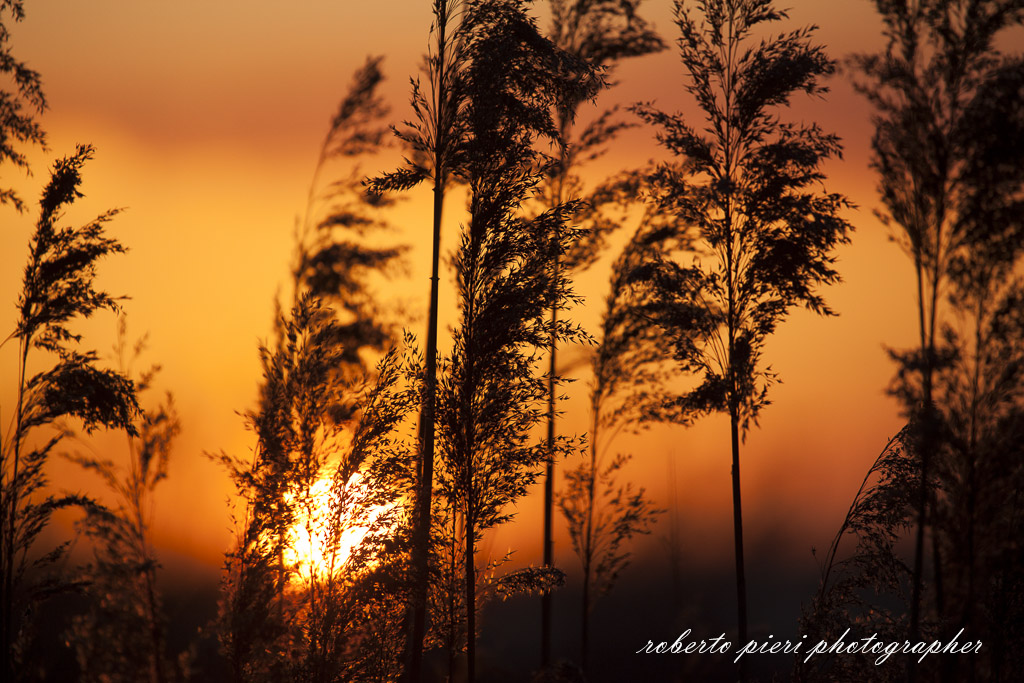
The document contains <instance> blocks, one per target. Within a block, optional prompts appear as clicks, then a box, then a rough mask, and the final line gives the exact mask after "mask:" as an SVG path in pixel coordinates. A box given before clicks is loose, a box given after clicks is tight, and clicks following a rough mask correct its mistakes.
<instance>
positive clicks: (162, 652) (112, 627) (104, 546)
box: [68, 317, 188, 683]
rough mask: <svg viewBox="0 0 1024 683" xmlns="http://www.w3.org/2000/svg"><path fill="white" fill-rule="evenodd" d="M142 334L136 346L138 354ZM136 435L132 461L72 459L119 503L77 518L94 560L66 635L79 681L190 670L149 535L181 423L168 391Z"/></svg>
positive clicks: (121, 346)
mask: <svg viewBox="0 0 1024 683" xmlns="http://www.w3.org/2000/svg"><path fill="white" fill-rule="evenodd" d="M124 320H125V319H124V317H122V318H121V325H120V327H119V334H118V346H117V351H118V357H119V359H120V361H121V369H122V372H124V373H125V375H129V374H130V371H129V369H127V368H126V359H125V357H124V353H125V351H126V343H127V342H126V328H125V322H124ZM144 346H145V339H142V340H140V341H139V342H137V343H136V344H135V346H134V351H133V358H138V357H139V356H140V354H141V353H142V350H143V348H144ZM157 372H159V367H158V366H154V367H152V368H150V369H149V370H147V371H146V372H144V373H142V374H141V375H140V377H139V380H138V381H137V382H136V389H137V392H138V393H139V394H141V393H142V392H144V391H145V390H147V389H148V388H150V386H151V384H152V381H153V378H154V377H155V376H156V374H157ZM135 425H136V426H135V430H136V433H137V436H129V437H128V449H127V451H128V458H127V459H128V463H127V467H125V466H123V465H122V466H119V465H117V464H115V462H114V461H113V460H108V459H103V458H99V457H95V456H91V455H82V454H73V455H70V456H69V458H70V459H71V460H72V461H73V462H75V463H77V464H79V465H80V466H81V467H82V468H84V469H85V470H88V471H92V472H95V473H96V474H98V475H99V476H100V477H101V479H102V480H103V482H104V484H106V486H107V489H108V490H109V491H110V492H111V493H112V494H114V495H115V496H116V503H117V507H116V508H113V507H111V508H108V507H99V506H96V507H91V508H89V509H88V511H87V514H86V516H85V517H84V519H83V520H82V521H81V522H80V528H81V530H82V531H83V532H84V534H85V535H86V536H87V537H88V538H90V539H91V540H92V541H93V543H94V548H93V554H94V558H93V562H92V563H91V564H89V565H87V566H86V567H84V568H83V570H82V582H83V583H84V584H85V585H86V591H85V593H86V596H87V597H88V598H89V608H88V610H87V612H86V613H85V614H82V615H79V616H76V617H75V619H74V623H73V627H72V629H71V632H70V633H69V635H68V641H69V642H70V643H71V644H73V646H74V647H75V651H76V655H77V659H78V665H79V671H80V680H82V681H97V682H99V681H111V682H113V681H124V682H125V683H129V682H133V681H150V683H166V682H167V681H175V680H184V679H185V678H186V677H187V665H188V656H187V653H183V654H182V656H181V657H180V658H178V659H177V660H175V659H172V658H170V657H169V656H168V652H167V643H166V631H167V624H166V619H165V616H164V611H163V604H162V602H163V601H162V599H161V593H160V589H159V586H158V581H157V570H158V569H159V568H160V565H159V561H158V559H157V554H156V550H155V548H154V547H153V545H152V541H151V538H150V533H149V529H150V524H151V521H152V518H153V501H152V494H153V492H154V491H155V490H156V487H157V485H158V484H159V483H160V482H161V481H163V480H164V479H166V478H167V466H168V462H169V459H170V456H171V451H172V448H173V444H174V441H175V439H176V438H177V436H178V433H179V432H180V431H181V423H180V421H179V420H178V414H177V411H176V410H175V407H174V401H173V399H172V397H171V395H170V394H167V395H166V397H165V399H164V401H163V402H162V403H161V404H160V405H158V406H157V407H155V408H153V409H148V410H147V409H143V410H141V411H140V412H139V415H138V418H137V419H136V423H135Z"/></svg>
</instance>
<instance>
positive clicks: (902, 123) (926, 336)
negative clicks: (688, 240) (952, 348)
mask: <svg viewBox="0 0 1024 683" xmlns="http://www.w3.org/2000/svg"><path fill="white" fill-rule="evenodd" d="M876 6H877V8H878V12H879V14H880V15H881V17H882V20H883V22H884V24H885V29H884V33H885V35H886V36H887V38H888V44H887V47H886V50H885V51H884V52H882V53H880V54H876V55H858V56H856V57H855V58H854V64H855V65H856V66H857V67H858V68H859V69H860V70H861V71H862V72H863V73H864V75H865V76H866V78H867V81H866V82H863V83H860V84H858V86H859V90H860V91H861V92H862V93H863V94H864V95H865V96H866V97H867V98H868V100H869V101H870V102H871V104H872V105H873V106H874V107H875V110H876V116H875V135H874V137H873V139H872V151H873V158H872V166H873V167H874V168H875V170H876V171H877V172H878V174H879V176H880V179H881V183H880V194H881V199H882V203H883V205H884V211H883V212H880V213H879V215H880V217H881V218H882V220H883V222H884V223H885V224H886V225H889V226H894V227H895V228H897V229H896V231H895V232H894V235H895V237H896V238H897V240H898V241H899V242H900V243H901V245H902V246H903V247H904V249H905V251H906V252H907V253H908V255H909V256H910V257H911V259H912V261H913V265H914V273H915V287H916V298H917V323H918V337H919V340H918V347H917V348H916V349H913V350H910V351H891V352H890V354H891V355H892V357H893V359H894V360H895V361H896V362H897V363H898V365H899V371H898V375H897V378H896V380H895V381H894V383H893V387H892V392H893V393H894V394H896V395H897V396H898V397H899V398H900V399H901V401H902V402H903V404H904V406H905V409H906V412H907V413H908V415H909V416H910V418H911V422H912V424H913V425H914V426H915V431H914V443H913V448H914V451H915V453H916V456H917V458H918V460H919V466H920V470H921V472H920V478H919V480H920V489H919V490H918V492H917V496H918V501H917V526H916V531H915V537H914V569H913V597H912V601H911V605H910V610H911V611H910V626H909V637H910V639H911V640H917V639H918V638H919V636H920V634H921V631H922V622H923V621H924V619H925V614H924V613H925V609H924V607H923V605H922V601H923V593H924V571H925V566H924V565H925V552H926V551H925V536H926V532H927V529H928V527H929V526H931V527H932V533H931V539H932V557H933V561H932V570H933V576H934V598H935V615H936V617H937V618H938V619H939V620H942V619H943V618H944V617H945V616H946V615H945V602H946V599H945V598H946V590H945V588H944V585H943V577H944V575H945V573H946V572H945V570H944V568H943V563H944V561H945V560H944V558H943V557H942V550H941V547H940V541H941V539H940V535H941V532H940V530H939V529H938V527H937V525H938V524H939V519H938V507H939V505H940V501H938V500H937V499H936V496H937V492H936V488H935V486H936V484H935V480H936V477H941V476H942V474H943V468H944V464H943V462H942V456H941V455H940V451H942V450H943V448H944V444H943V440H944V437H943V432H944V429H945V427H944V425H943V421H944V417H943V415H942V414H941V412H942V408H941V406H940V405H938V404H939V402H940V401H941V400H943V399H942V396H940V395H938V394H937V391H936V390H937V387H936V382H937V380H938V379H941V377H942V375H943V374H944V373H945V372H946V371H947V369H948V366H949V363H950V356H949V353H948V351H949V349H948V348H947V347H946V344H945V343H944V340H942V339H941V338H940V336H939V335H941V334H942V329H943V319H944V317H945V316H943V314H942V312H941V310H940V309H941V304H942V301H941V297H940V293H941V292H944V291H947V285H948V284H949V282H950V279H951V276H953V275H955V273H956V265H955V261H956V259H957V258H958V257H957V254H958V252H959V251H961V250H963V249H967V250H971V249H976V248H979V245H980V243H983V242H984V241H985V240H986V239H989V236H992V235H998V234H1000V233H1001V232H1003V231H1004V230H1005V228H1004V227H1003V226H1005V225H1006V223H1007V218H1008V217H1009V216H1007V215H1002V216H999V217H996V216H995V214H994V212H992V211H986V210H985V205H986V204H994V205H997V206H1005V198H1006V197H1008V196H1012V195H1013V190H1010V189H1009V187H1008V186H1007V185H1006V184H1005V183H1004V182H1003V179H1005V177H1007V176H1009V177H1012V178H1016V177H1019V176H1017V175H1016V174H1017V173H1018V171H1015V170H1014V169H1015V168H1019V166H1020V165H1019V163H1016V164H1015V163H1013V162H1008V161H1004V160H1002V159H997V157H998V156H999V151H998V150H999V147H998V145H996V146H993V145H992V139H993V138H995V139H996V140H999V141H1000V143H999V144H1002V145H1003V146H1004V148H1005V146H1006V145H1007V144H1009V145H1010V146H1012V145H1014V144H1015V142H1014V140H1015V137H1014V133H1013V132H1012V131H1014V130H1015V126H1016V124H1015V123H1014V121H1015V120H1016V118H1019V117H1015V116H1014V112H1015V109H1014V107H1013V105H1009V100H1006V99H1005V98H1004V97H1003V96H1002V95H1001V94H1000V88H1005V87H1006V86H1007V85H1009V82H1008V81H1007V79H1006V75H1008V74H1010V73H1014V72H1015V70H1017V71H1019V64H1018V65H1017V66H1013V65H1012V62H1013V61H1014V60H1016V61H1017V62H1019V57H1017V58H1014V59H1011V60H1007V59H1005V58H1003V57H1002V56H1001V55H999V54H998V53H997V52H996V50H995V47H994V41H995V38H996V36H997V35H998V34H1000V33H1001V32H1002V31H1004V30H1005V29H1007V28H1010V27H1014V26H1019V25H1020V23H1021V21H1022V10H1021V7H1020V3H1018V2H1015V1H1012V0H1011V1H999V2H992V3H984V4H978V3H973V2H966V1H962V0H921V1H920V2H913V3H902V4H901V3H895V4H894V3H889V2H877V3H876ZM1010 80H1012V79H1010ZM1000 82H1002V85H999V83H1000ZM1010 87H1011V90H1010V91H1009V92H1015V93H1016V94H1015V95H1014V96H1013V97H1017V98H1018V99H1019V88H1018V89H1017V90H1013V88H1015V87H1016V86H1012V85H1011V86H1010ZM993 101H998V102H1001V103H1002V107H1001V113H1000V114H999V115H997V116H996V117H994V118H989V117H990V115H991V112H986V110H988V109H992V107H991V106H989V103H991V102H993ZM979 116H982V117H985V119H986V120H984V121H980V120H979V118H978V117H979ZM993 152H994V153H995V155H993ZM979 155H988V159H987V162H985V163H984V164H982V166H983V167H984V166H988V167H992V168H995V167H997V166H998V167H999V168H1000V172H999V173H997V174H994V175H991V174H990V176H989V177H987V178H986V179H985V181H984V184H986V185H990V189H989V190H981V189H980V188H981V185H977V184H976V180H977V175H978V174H977V167H976V162H977V161H978V160H979V159H980V158H983V157H982V156H979ZM993 180H995V181H996V184H998V185H1000V186H1001V189H1002V192H992V191H991V182H992V181H993ZM1011 182H1012V181H1011ZM975 193H983V194H984V195H985V196H986V198H987V199H986V201H985V202H983V203H981V204H977V205H975V206H971V207H968V206H966V205H965V203H964V200H965V198H969V197H970V196H971V195H972V194H975ZM968 208H969V211H965V209H968ZM977 209H981V210H982V213H983V214H985V215H986V216H987V217H988V218H989V219H990V220H991V223H989V224H987V225H980V224H979V222H978V221H977V220H975V219H973V218H971V217H970V215H971V213H974V212H975V211H976V210H977ZM1000 224H1002V225H1000ZM956 305H957V304H956V302H954V306H956ZM968 457H970V456H968ZM930 518H932V519H930ZM968 536H969V539H968V540H969V542H970V532H969V533H968ZM909 676H910V678H911V679H914V678H915V677H916V676H917V667H916V664H914V663H913V662H912V663H911V665H910V667H909Z"/></svg>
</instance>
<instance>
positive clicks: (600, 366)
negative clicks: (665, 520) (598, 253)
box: [558, 221, 669, 673]
mask: <svg viewBox="0 0 1024 683" xmlns="http://www.w3.org/2000/svg"><path fill="white" fill-rule="evenodd" d="M649 227H650V226H649V224H648V223H647V222H646V221H645V222H644V223H643V224H642V225H641V228H640V230H639V231H638V235H637V236H635V237H634V239H633V240H631V241H630V242H629V244H628V245H627V246H626V248H625V249H624V250H623V253H622V254H621V255H620V257H619V258H618V259H617V260H616V263H615V266H614V268H613V270H612V288H611V292H610V293H609V295H608V297H607V305H606V309H605V314H604V317H603V319H602V330H601V332H602V335H601V340H600V343H599V344H598V346H597V349H596V350H595V352H594V356H593V359H592V367H593V372H594V379H593V383H592V385H591V392H590V409H591V428H590V439H589V444H588V445H589V448H588V451H587V457H586V459H585V460H584V462H582V463H581V464H580V465H579V466H577V467H576V468H574V469H572V470H569V471H568V472H566V475H565V477H566V488H565V489H564V490H563V491H562V493H561V495H560V496H559V500H558V506H559V508H560V510H561V511H562V514H563V515H564V516H565V518H566V521H567V522H568V526H569V536H570V538H571V540H572V544H573V550H574V551H575V552H576V555H577V556H578V557H579V559H580V563H581V564H582V568H583V598H582V602H581V610H580V629H581V634H582V638H581V648H580V663H581V666H582V668H583V670H584V673H586V671H587V669H588V655H589V643H590V615H591V612H592V611H593V608H594V605H595V603H596V602H597V600H598V598H600V597H601V596H602V595H604V594H606V593H608V592H609V591H610V590H611V589H612V587H613V586H614V583H615V581H616V579H617V578H618V575H619V573H620V572H621V571H622V570H623V569H625V567H626V566H627V564H628V563H629V559H630V552H629V550H627V549H625V548H623V546H624V544H625V543H627V542H628V541H629V540H630V539H631V538H632V537H633V536H634V535H636V534H646V533H649V531H650V526H651V524H652V523H653V522H654V519H655V517H656V516H657V515H658V514H660V513H661V512H663V511H662V510H656V509H654V507H653V506H652V505H651V502H650V500H649V499H648V498H647V497H645V495H644V490H643V489H642V488H641V489H639V490H634V489H633V488H632V485H631V484H630V483H628V482H627V483H626V484H621V485H620V484H619V483H618V482H617V481H616V479H617V477H618V476H619V475H620V474H621V470H622V469H623V468H624V467H625V465H626V464H627V463H628V461H629V460H630V456H628V455H622V454H619V455H617V456H616V457H614V458H613V459H612V461H611V463H607V461H606V458H605V456H606V454H607V451H608V449H609V448H610V447H611V444H612V441H613V440H614V439H615V437H616V436H617V435H618V434H619V433H620V432H621V431H622V430H623V429H628V430H630V431H637V430H639V429H641V428H642V426H643V425H644V423H645V421H646V419H647V415H646V413H647V411H648V408H649V406H650V404H651V403H656V402H657V401H658V398H659V393H658V387H659V386H660V385H662V384H664V383H665V382H667V381H668V379H669V375H668V373H667V369H666V367H665V366H664V364H663V360H664V344H663V342H664V339H663V338H662V334H661V331H660V329H659V328H658V327H657V326H654V325H650V324H648V321H647V320H646V318H645V316H644V314H643V302H642V301H640V300H638V299H636V298H635V297H634V296H633V290H632V288H631V287H630V276H631V275H632V273H633V270H634V269H635V268H636V267H637V266H638V265H639V264H640V263H642V262H643V261H644V260H645V258H646V257H647V256H648V254H646V252H645V250H644V248H643V245H642V241H640V240H638V239H637V238H638V237H639V236H640V234H642V233H643V232H644V230H645V229H648V228H649Z"/></svg>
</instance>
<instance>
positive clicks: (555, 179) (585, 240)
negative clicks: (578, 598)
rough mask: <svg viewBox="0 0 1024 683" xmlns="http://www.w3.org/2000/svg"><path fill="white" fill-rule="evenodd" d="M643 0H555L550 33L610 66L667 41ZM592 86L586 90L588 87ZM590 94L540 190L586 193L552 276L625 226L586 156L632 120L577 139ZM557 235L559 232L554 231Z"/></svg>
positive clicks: (564, 132) (552, 417)
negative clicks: (586, 173)
mask: <svg viewBox="0 0 1024 683" xmlns="http://www.w3.org/2000/svg"><path fill="white" fill-rule="evenodd" d="M639 4H640V2H639V0H599V1H598V2H592V1H591V0H581V1H580V0H573V1H565V0H552V2H551V3H550V5H551V11H552V21H551V28H550V30H549V32H548V35H549V37H550V39H551V41H552V42H553V43H554V44H555V45H556V46H558V47H559V48H560V49H562V50H564V51H565V52H567V53H568V54H571V55H574V56H575V57H577V58H579V59H581V60H584V61H586V62H589V63H590V64H591V65H593V66H595V67H599V68H602V69H604V70H605V71H606V72H607V71H610V70H611V69H612V68H613V67H614V65H615V63H616V62H617V61H618V60H620V59H624V58H627V57H636V56H641V55H644V54H648V53H651V52H656V51H658V50H661V49H663V48H664V44H663V43H662V42H661V39H660V38H659V37H658V35H657V34H656V33H655V32H654V31H653V30H652V29H651V28H650V27H649V26H648V25H647V23H646V22H645V21H644V20H643V19H642V18H641V17H640V15H639V14H637V6H638V5H639ZM600 85H601V86H602V87H603V86H608V85H610V82H609V81H607V80H605V79H602V80H601V82H600ZM581 94H585V93H581ZM583 102H584V100H582V99H572V100H566V101H564V102H563V103H561V104H560V106H559V109H558V111H557V122H558V129H559V134H560V139H561V144H560V145H559V148H558V156H557V158H556V159H553V160H552V161H551V162H550V163H549V164H548V168H547V173H546V178H545V182H544V187H543V189H542V191H541V194H542V196H543V206H544V208H545V209H550V208H553V207H556V206H558V205H559V204H561V203H563V202H565V201H567V200H569V199H580V198H584V201H583V202H580V203H578V204H577V207H578V209H577V212H576V215H575V216H574V217H573V219H574V220H573V223H574V224H577V225H580V226H582V227H583V228H584V231H583V232H582V233H581V236H580V238H579V239H577V240H576V241H575V242H574V243H573V244H572V246H571V247H570V248H569V250H568V251H567V252H566V253H565V256H564V258H562V257H561V255H560V254H559V253H558V252H556V254H555V260H554V261H553V262H552V264H551V270H552V284H554V282H555V281H556V280H557V278H558V277H559V273H560V270H562V269H563V268H564V269H566V271H567V272H569V273H571V272H572V270H573V269H574V268H578V267H586V266H588V265H590V264H591V263H593V261H594V260H595V259H596V258H597V256H598V254H599V253H600V251H601V248H602V247H603V246H604V244H605V242H606V240H607V237H608V235H609V233H610V232H612V231H613V230H614V229H615V228H617V227H618V225H619V224H618V222H616V221H615V220H613V219H609V216H608V214H607V213H606V212H605V211H603V208H604V207H603V204H602V202H601V200H602V199H605V198H606V197H607V196H608V195H607V194H606V193H603V192H602V189H600V188H599V189H598V190H595V191H594V192H592V193H591V194H589V195H585V194H584V192H583V183H582V181H581V179H580V176H579V173H580V171H581V167H582V166H583V165H585V164H586V163H587V162H590V161H593V160H595V159H597V158H598V157H600V156H601V155H602V154H603V153H604V152H605V151H606V148H607V145H608V144H609V143H610V142H611V141H612V140H613V139H614V138H615V137H616V135H618V133H619V132H620V131H621V130H623V129H625V128H628V127H629V124H626V123H624V122H622V121H620V120H619V119H618V118H617V117H616V111H615V110H614V109H612V110H606V111H605V112H603V113H602V114H601V115H600V116H598V118H597V119H596V120H594V121H593V122H591V123H590V124H589V125H588V126H586V127H585V128H584V129H583V130H582V132H581V133H580V134H579V137H578V139H573V135H572V133H573V124H574V121H575V119H576V115H577V113H578V109H579V107H580V105H582V104H583ZM552 238H553V239H555V240H557V239H558V236H557V235H553V236H552ZM551 297H552V303H551V306H552V308H551V318H552V323H554V322H555V321H556V320H557V310H556V309H555V305H554V302H555V300H556V299H555V292H554V290H552V292H551ZM549 354H550V357H549V358H548V375H549V376H548V450H549V458H548V462H547V469H546V472H545V477H544V539H543V543H544V545H543V548H544V565H545V566H548V567H550V566H552V563H553V560H554V541H553V537H552V524H553V517H554V511H553V505H554V498H555V489H554V486H555V459H554V450H555V449H554V440H555V435H556V433H557V426H556V414H557V411H556V398H557V396H556V393H557V383H556V381H555V375H556V373H557V368H558V344H557V340H556V339H555V338H554V337H552V338H551V339H550V340H549ZM551 610H552V603H551V595H550V594H548V593H545V594H544V595H543V596H542V598H541V664H542V666H547V665H548V664H549V663H550V661H551Z"/></svg>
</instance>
